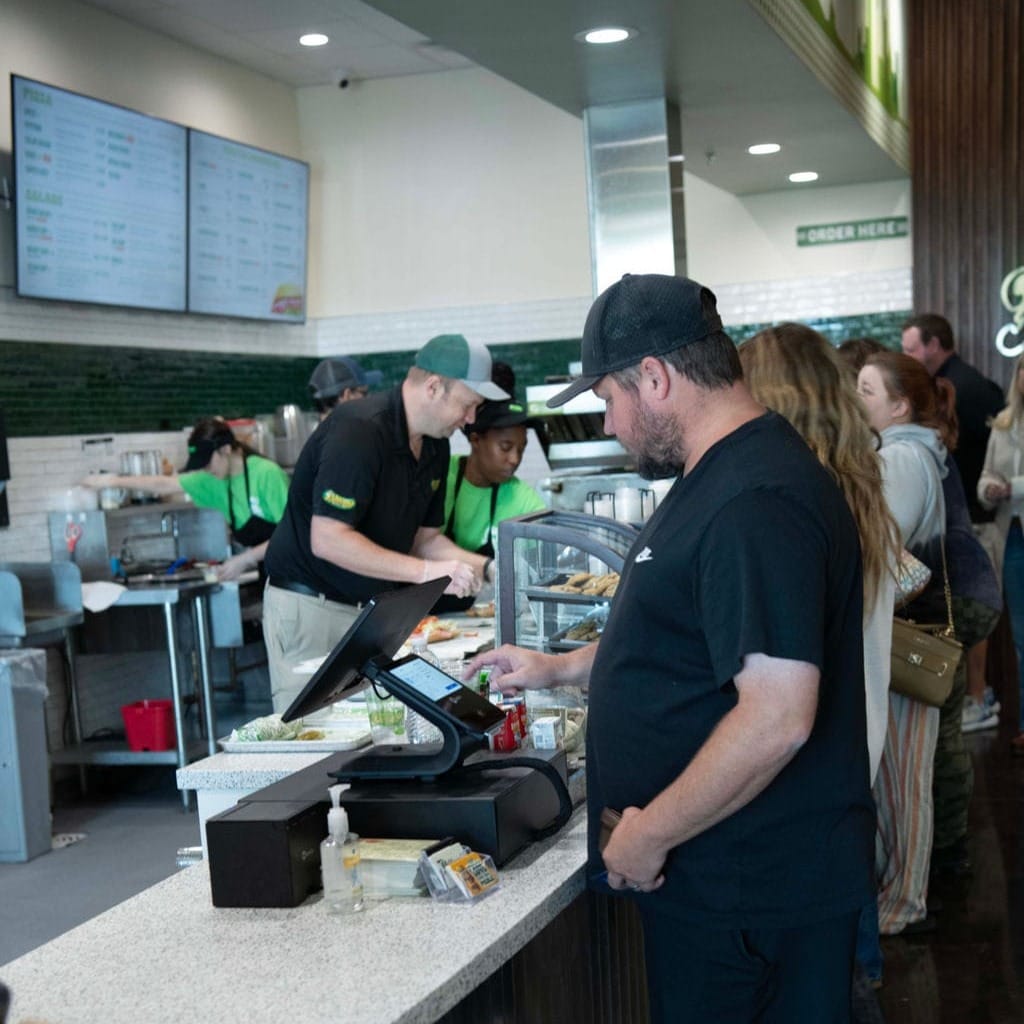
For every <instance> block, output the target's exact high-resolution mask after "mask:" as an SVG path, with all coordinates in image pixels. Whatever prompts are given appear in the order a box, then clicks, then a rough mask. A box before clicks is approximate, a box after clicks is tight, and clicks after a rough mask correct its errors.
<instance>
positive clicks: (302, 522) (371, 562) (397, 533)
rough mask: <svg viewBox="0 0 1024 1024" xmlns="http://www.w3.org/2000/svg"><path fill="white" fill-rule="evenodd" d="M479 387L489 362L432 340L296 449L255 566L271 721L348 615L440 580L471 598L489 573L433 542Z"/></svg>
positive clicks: (485, 389) (487, 393) (488, 387)
mask: <svg viewBox="0 0 1024 1024" xmlns="http://www.w3.org/2000/svg"><path fill="white" fill-rule="evenodd" d="M507 397H508V396H507V395H506V394H505V392H504V391H502V390H501V388H499V387H498V386H497V385H495V384H493V383H491V356H490V353H489V352H488V351H487V349H486V348H485V347H484V346H483V345H481V344H474V343H471V342H468V341H467V340H466V339H465V338H464V337H462V335H460V334H442V335H439V336H438V337H436V338H432V339H431V340H430V341H429V342H427V344H426V345H424V346H423V348H422V349H420V351H419V352H418V353H417V354H416V359H415V362H414V364H413V366H412V367H410V369H409V372H408V374H407V375H406V378H405V380H404V381H403V382H402V383H401V384H400V385H399V386H398V387H396V388H394V389H392V390H391V391H386V392H381V393H379V394H375V395H371V396H370V397H369V398H365V399H363V400H362V401H359V402H348V403H346V404H344V405H341V406H339V407H338V408H337V409H336V410H335V411H334V413H332V415H330V416H329V417H328V418H327V419H325V420H324V421H323V422H322V423H321V424H320V426H319V427H317V429H316V431H315V432H314V433H313V435H312V436H311V437H310V439H309V440H308V441H307V442H306V444H305V446H304V447H303V449H302V453H301V454H300V455H299V460H298V462H297V463H296V466H295V472H294V474H293V476H292V485H291V488H290V490H289V492H288V504H287V507H286V508H285V511H284V517H283V518H282V520H281V522H280V523H279V524H278V527H277V529H276V530H275V531H274V536H273V537H272V538H271V543H270V547H269V548H268V550H267V555H266V560H265V565H266V570H267V576H268V579H267V586H266V590H265V592H264V597H263V632H264V640H265V642H266V645H267V659H268V664H269V668H270V688H271V692H272V695H273V701H274V710H275V711H277V712H283V711H284V710H285V709H286V708H287V707H288V705H289V704H290V703H291V702H292V700H294V698H295V697H296V695H297V694H298V693H299V691H300V690H301V689H302V687H303V685H304V684H305V682H306V681H307V679H308V675H305V674H303V673H299V672H295V671H294V669H295V668H296V666H298V665H299V664H300V663H301V662H304V661H307V660H308V659H310V658H314V657H318V656H321V655H324V654H326V653H327V652H328V651H330V650H331V648H332V647H333V646H334V645H335V644H336V643H337V642H338V640H339V639H341V637H342V636H343V635H344V633H345V630H346V629H348V627H349V626H350V625H351V623H352V622H353V620H354V619H355V617H356V615H357V614H358V610H359V606H360V605H361V604H362V603H363V602H365V601H367V600H369V598H371V597H373V596H374V595H375V594H379V593H381V592H382V591H385V590H392V589H394V588H395V587H397V586H401V585H403V584H407V583H422V582H425V581H426V580H431V579H437V577H439V576H451V578H452V582H451V584H450V585H449V587H448V590H447V591H446V592H447V593H452V594H456V595H458V596H460V597H463V596H465V595H467V594H472V593H475V592H476V591H477V590H478V589H479V587H480V584H481V582H482V580H483V579H484V578H485V577H488V576H490V575H491V574H492V572H493V568H492V567H493V563H492V562H491V560H490V559H489V558H488V557H486V556H484V555H479V554H475V553H472V552H469V551H464V550H463V549H462V548H460V547H458V546H457V545H456V544H455V543H454V542H453V541H451V540H450V539H449V538H447V537H446V536H444V534H443V533H442V532H441V527H442V525H443V522H444V495H445V479H446V477H447V473H448V457H449V452H448V438H449V437H450V436H451V435H452V434H453V433H454V432H455V431H456V430H458V429H459V428H460V427H463V426H465V425H467V424H469V423H472V422H473V418H474V416H475V414H476V407H477V406H478V405H479V403H480V401H481V400H482V399H484V398H495V399H500V398H507Z"/></svg>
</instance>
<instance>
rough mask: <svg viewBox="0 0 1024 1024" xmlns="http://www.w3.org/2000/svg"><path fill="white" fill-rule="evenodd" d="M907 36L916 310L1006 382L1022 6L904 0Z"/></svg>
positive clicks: (1023, 105) (1017, 197)
mask: <svg viewBox="0 0 1024 1024" xmlns="http://www.w3.org/2000/svg"><path fill="white" fill-rule="evenodd" d="M907 29H908V33H909V35H908V59H909V62H910V75H909V88H910V134H911V180H912V183H913V233H914V308H915V310H916V311H918V312H936V313H941V314H942V315H944V316H945V317H946V318H947V319H948V320H949V321H950V323H952V325H953V330H954V334H955V337H956V339H957V348H958V350H959V352H960V353H961V355H962V356H963V357H964V358H965V359H966V360H967V361H968V362H969V363H973V364H974V365H975V366H976V367H978V369H979V370H981V371H982V372H983V373H985V374H986V375H987V376H989V377H991V378H992V379H993V380H996V381H998V382H999V384H1000V385H1002V386H1004V387H1005V385H1006V384H1007V383H1008V382H1009V379H1010V375H1011V370H1012V360H1010V359H1008V358H1006V357H1005V356H1002V355H1000V354H999V352H998V351H997V350H996V347H995V336H996V332H997V331H998V330H999V328H1000V327H1001V326H1002V325H1003V324H1006V323H1009V322H1011V321H1012V314H1011V313H1010V311H1009V310H1007V309H1006V308H1005V307H1004V306H1003V304H1002V303H1001V302H1000V298H999V286H1000V284H1001V282H1002V280H1003V278H1004V277H1005V276H1006V275H1007V274H1008V273H1009V272H1010V271H1011V270H1013V269H1014V268H1016V267H1020V266H1022V265H1024V155H1022V153H1021V145H1022V143H1024V67H1022V65H1024V2H1022V0H908V3H907ZM1010 341H1011V343H1017V344H1019V343H1024V336H1021V337H1020V338H1011V339H1010Z"/></svg>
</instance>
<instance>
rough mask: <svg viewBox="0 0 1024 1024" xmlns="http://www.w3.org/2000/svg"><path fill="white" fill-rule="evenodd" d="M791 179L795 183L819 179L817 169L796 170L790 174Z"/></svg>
mask: <svg viewBox="0 0 1024 1024" xmlns="http://www.w3.org/2000/svg"><path fill="white" fill-rule="evenodd" d="M789 180H790V181H792V182H793V183H794V184H799V183H800V182H801V181H817V180H818V172H817V171H794V172H793V173H792V174H791V175H790V176H789Z"/></svg>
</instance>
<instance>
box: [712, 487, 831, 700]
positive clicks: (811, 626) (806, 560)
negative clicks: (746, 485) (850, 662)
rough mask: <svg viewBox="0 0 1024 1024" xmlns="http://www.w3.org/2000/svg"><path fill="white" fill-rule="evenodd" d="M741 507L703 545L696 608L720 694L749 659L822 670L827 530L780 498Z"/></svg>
mask: <svg viewBox="0 0 1024 1024" xmlns="http://www.w3.org/2000/svg"><path fill="white" fill-rule="evenodd" d="M749 497H750V495H749V493H748V495H747V497H746V499H745V500H741V499H736V500H735V501H733V502H731V503H730V504H729V505H727V506H725V507H724V508H723V509H722V511H721V512H719V513H718V514H717V515H716V516H715V519H714V521H713V522H712V523H711V524H710V526H709V527H708V530H707V531H706V534H705V536H704V538H703V542H702V544H701V552H700V563H699V564H700V568H699V572H698V575H697V584H696V585H697V586H698V588H699V590H698V594H697V601H698V607H699V609H700V613H701V617H702V621H703V622H704V624H705V629H704V633H705V637H706V638H707V644H708V653H709V655H710V658H711V664H712V666H713V667H714V673H715V678H716V680H717V681H718V684H719V686H725V685H726V684H727V683H729V682H730V681H731V680H732V678H733V677H734V676H735V675H736V674H737V672H739V671H740V669H741V668H742V667H743V658H744V657H745V656H746V655H748V654H765V655H767V656H769V657H772V658H785V659H789V660H793V661H805V662H808V663H810V664H812V665H817V666H818V668H822V667H823V664H824V650H823V647H824V637H825V608H826V587H827V578H828V557H829V552H828V544H827V541H826V538H825V533H824V524H823V523H822V522H821V520H820V519H819V518H818V517H817V516H814V515H812V514H811V512H810V511H809V510H808V509H807V508H805V507H804V506H803V505H802V504H800V503H798V502H796V501H794V500H792V499H789V498H786V497H784V496H783V495H781V494H779V493H778V492H773V491H762V492H759V493H758V494H757V498H756V502H757V507H756V509H752V508H751V507H750V503H749Z"/></svg>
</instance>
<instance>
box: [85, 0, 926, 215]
mask: <svg viewBox="0 0 1024 1024" xmlns="http://www.w3.org/2000/svg"><path fill="white" fill-rule="evenodd" d="M86 2H89V3H91V4H92V5H93V6H95V7H100V8H103V9H104V10H107V11H110V12H111V13H114V14H116V15H118V16H120V17H122V18H125V19H127V20H128V21H131V22H134V23H135V24H138V25H141V26H144V27H146V28H150V29H154V30H156V31H159V32H162V33H164V34H166V35H169V36H173V37H175V38H177V39H180V40H183V41H185V42H187V43H190V44H191V45H193V46H196V47H198V48H200V49H204V50H208V51H210V52H212V53H215V54H218V55H220V56H223V57H226V58H228V59H230V60H233V61H235V62H237V63H238V64H241V65H243V66H245V67H247V68H250V69H251V70H254V71H258V72H261V73H263V74H265V75H268V76H270V77H271V78H274V79H277V80H279V81H282V82H285V83H288V84H290V85H293V86H296V87H301V86H309V85H322V84H328V83H330V84H333V85H337V84H338V82H339V80H340V79H341V78H343V77H344V78H347V79H349V80H350V81H352V82H358V81H359V80H361V79H369V78H383V77H390V76H396V75H412V74H422V73H426V72H431V71H442V70H447V69H451V68H459V67H469V66H473V65H474V64H476V65H480V66H482V67H486V68H488V69H490V70H491V71H493V72H495V73H497V74H499V75H501V76H502V77H504V78H507V79H509V80H510V81H512V82H515V83H516V84H518V85H520V86H522V87H523V88H524V89H526V90H528V91H529V92H532V93H534V94H536V95H538V96H540V97H542V98H544V99H546V100H547V101H549V102H550V103H552V104H554V105H555V106H557V107H560V108H562V109H564V110H567V111H569V112H570V113H573V114H577V115H578V114H580V113H581V112H582V111H583V109H585V108H586V107H587V106H591V105H594V104H604V103H614V102H618V101H623V100H630V99H641V98H648V97H651V96H667V97H669V98H670V99H673V100H674V101H675V102H676V103H677V105H678V106H679V109H680V112H681V115H682V121H683V149H684V153H685V155H686V159H687V165H686V166H687V169H688V170H689V171H691V172H693V173H695V174H697V175H698V176H700V177H701V178H704V179H705V180H708V181H710V182H711V183H712V184H715V185H718V186H719V187H721V188H724V189H726V190H728V191H730V192H733V193H735V194H737V195H744V194H749V193H755V192H766V191H776V190H778V189H785V188H795V187H801V188H807V187H808V186H806V185H803V186H793V185H790V184H789V183H788V181H787V180H786V176H787V175H788V174H789V172H790V171H795V170H805V169H811V170H816V171H818V173H819V174H820V179H819V182H818V184H819V185H822V186H827V185H848V184H854V183H859V182H868V181H880V180H887V179H894V178H903V177H906V174H905V172H904V171H903V170H902V169H901V168H900V167H899V166H898V165H897V164H896V163H895V162H894V161H893V160H892V159H891V158H890V157H889V156H888V155H887V154H886V153H885V152H884V151H883V150H882V149H881V148H880V147H879V146H878V145H876V144H875V143H874V142H873V141H872V140H871V139H870V138H869V137H868V135H867V134H866V132H865V131H864V129H863V128H862V127H861V126H860V124H859V122H857V120H856V119H855V118H854V117H853V115H852V114H850V113H849V112H848V111H847V110H846V108H845V107H843V106H842V105H841V104H840V103H839V102H838V101H837V100H836V99H835V98H834V97H833V96H832V95H831V93H829V92H828V91H827V90H826V89H825V87H824V86H822V85H821V84H820V83H819V81H818V80H817V78H815V76H814V75H813V74H812V73H811V72H810V71H809V70H808V69H807V68H806V66H805V65H804V64H803V63H802V61H801V60H800V59H799V58H798V57H797V56H796V55H795V54H794V53H793V52H792V51H791V50H790V49H789V47H788V46H787V45H786V44H785V43H784V42H782V40H781V39H780V38H779V37H778V36H777V35H776V34H775V32H773V31H772V29H771V28H770V27H769V26H768V25H767V24H766V23H765V22H764V20H763V19H762V18H761V17H760V15H759V14H757V12H756V11H755V10H754V9H753V8H752V7H751V6H750V4H749V3H748V2H747V0H465V2H461V3H460V2H457V0H370V2H369V3H362V2H360V0H86ZM600 24H624V25H627V26H629V27H632V28H635V29H637V30H638V34H637V36H636V37H635V38H634V39H632V40H629V41H628V42H626V43H622V44H619V45H617V46H614V47H592V46H584V45H583V44H581V43H579V42H577V41H576V40H575V38H574V36H575V34H576V33H578V32H579V31H580V30H582V29H585V28H590V27H594V26H595V25H600ZM312 31H317V32H323V33H325V34H326V35H328V36H329V37H330V42H329V43H328V44H327V45H326V46H322V47H318V48H307V47H301V46H299V45H298V37H299V36H300V35H301V34H302V33H303V32H312ZM764 141H774V142H779V143H781V144H782V146H783V150H782V152H781V153H780V154H777V155H775V156H769V157H751V156H749V155H748V154H747V153H746V147H747V146H748V145H750V144H752V143H754V142H764Z"/></svg>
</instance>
